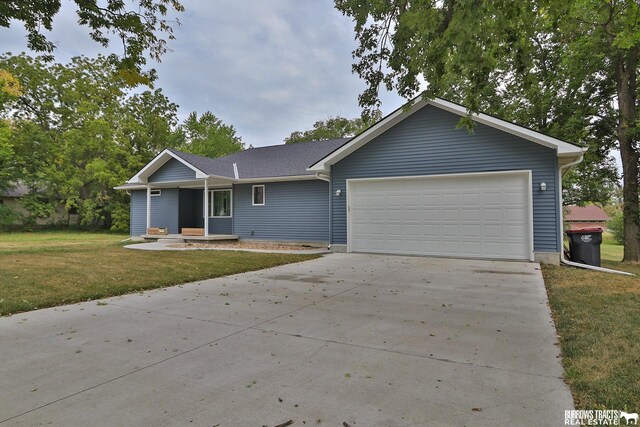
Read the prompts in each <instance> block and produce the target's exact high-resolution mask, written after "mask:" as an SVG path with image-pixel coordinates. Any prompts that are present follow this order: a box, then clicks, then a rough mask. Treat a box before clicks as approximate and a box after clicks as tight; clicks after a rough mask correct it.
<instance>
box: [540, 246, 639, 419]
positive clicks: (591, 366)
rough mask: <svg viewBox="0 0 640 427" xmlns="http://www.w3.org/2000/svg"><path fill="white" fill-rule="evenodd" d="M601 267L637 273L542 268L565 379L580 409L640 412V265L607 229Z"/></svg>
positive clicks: (571, 268) (555, 267) (602, 247)
mask: <svg viewBox="0 0 640 427" xmlns="http://www.w3.org/2000/svg"><path fill="white" fill-rule="evenodd" d="M603 237H604V241H603V244H602V246H601V256H602V266H603V267H607V268H612V269H616V270H624V271H628V272H631V273H634V274H636V276H622V275H616V274H608V273H600V272H595V271H590V270H584V269H578V268H573V267H566V266H565V267H557V266H546V265H545V266H543V274H544V278H545V283H546V285H547V292H548V294H549V303H550V305H551V310H552V313H553V317H554V319H555V323H556V329H557V331H558V335H559V339H560V346H561V349H562V356H563V364H564V367H565V375H566V381H567V383H568V384H569V387H570V388H571V392H572V393H573V398H574V400H575V404H576V407H577V408H578V409H618V410H625V411H626V412H637V411H638V410H640V265H639V264H630V263H622V262H620V261H621V259H622V252H623V247H622V246H621V245H617V244H615V242H613V240H612V238H611V236H610V235H608V234H607V233H605V235H604V236H603Z"/></svg>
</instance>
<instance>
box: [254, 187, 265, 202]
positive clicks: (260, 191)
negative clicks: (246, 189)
mask: <svg viewBox="0 0 640 427" xmlns="http://www.w3.org/2000/svg"><path fill="white" fill-rule="evenodd" d="M251 193H252V194H251V196H252V197H251V204H252V205H253V206H263V205H264V185H254V186H253V187H251Z"/></svg>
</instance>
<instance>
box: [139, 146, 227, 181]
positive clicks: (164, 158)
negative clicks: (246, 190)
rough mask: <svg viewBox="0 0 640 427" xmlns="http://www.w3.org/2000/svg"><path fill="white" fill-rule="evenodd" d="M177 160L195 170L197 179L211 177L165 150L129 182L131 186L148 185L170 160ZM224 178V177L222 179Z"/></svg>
mask: <svg viewBox="0 0 640 427" xmlns="http://www.w3.org/2000/svg"><path fill="white" fill-rule="evenodd" d="M172 158H173V159H176V160H177V161H179V162H180V163H182V164H183V165H185V166H187V167H188V168H189V169H191V170H193V171H194V172H195V173H196V178H208V177H209V175H207V174H206V173H204V172H202V171H201V170H200V169H198V168H197V167H195V166H193V165H192V164H191V163H189V162H187V161H186V160H184V159H183V158H182V157H180V156H178V155H176V154H173V153H172V152H171V151H170V150H168V149H164V150H162V152H161V153H160V154H158V155H157V156H156V157H154V158H153V160H151V161H150V162H149V163H147V164H146V165H145V167H143V168H142V169H140V172H138V173H137V174H135V175H134V176H133V178H131V179H130V180H128V181H127V183H129V184H146V183H147V182H148V178H149V177H150V176H151V175H153V174H154V173H155V172H156V171H157V170H158V169H160V168H161V167H162V166H163V165H164V164H165V163H167V162H168V161H169V160H170V159H172ZM220 178H224V177H220Z"/></svg>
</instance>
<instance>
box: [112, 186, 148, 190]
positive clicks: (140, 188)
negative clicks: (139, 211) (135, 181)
mask: <svg viewBox="0 0 640 427" xmlns="http://www.w3.org/2000/svg"><path fill="white" fill-rule="evenodd" d="M146 188H147V186H146V185H119V186H117V187H113V189H114V190H145V189H146Z"/></svg>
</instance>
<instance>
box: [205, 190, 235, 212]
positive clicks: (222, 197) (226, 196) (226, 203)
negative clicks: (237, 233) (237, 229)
mask: <svg viewBox="0 0 640 427" xmlns="http://www.w3.org/2000/svg"><path fill="white" fill-rule="evenodd" d="M209 217H217V218H231V189H230V188H229V189H224V190H210V191H209Z"/></svg>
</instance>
